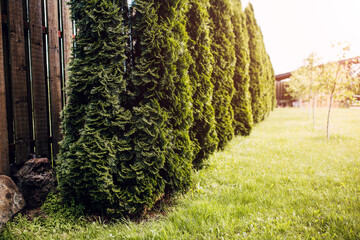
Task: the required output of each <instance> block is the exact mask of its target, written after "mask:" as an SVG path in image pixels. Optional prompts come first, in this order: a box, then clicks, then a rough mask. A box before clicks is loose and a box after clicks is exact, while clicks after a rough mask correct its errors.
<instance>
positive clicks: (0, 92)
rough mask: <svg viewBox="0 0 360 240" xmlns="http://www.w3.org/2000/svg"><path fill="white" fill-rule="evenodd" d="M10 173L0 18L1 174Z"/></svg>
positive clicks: (0, 22) (0, 20) (0, 19)
mask: <svg viewBox="0 0 360 240" xmlns="http://www.w3.org/2000/svg"><path fill="white" fill-rule="evenodd" d="M9 173H10V172H9V141H8V129H7V117H6V90H5V70H4V53H3V39H2V18H1V17H0V174H6V175H9Z"/></svg>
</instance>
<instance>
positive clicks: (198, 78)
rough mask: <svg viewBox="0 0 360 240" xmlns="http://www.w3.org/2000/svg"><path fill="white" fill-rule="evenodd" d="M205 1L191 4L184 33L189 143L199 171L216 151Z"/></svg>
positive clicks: (191, 0) (196, 1) (191, 1)
mask: <svg viewBox="0 0 360 240" xmlns="http://www.w3.org/2000/svg"><path fill="white" fill-rule="evenodd" d="M208 4H209V1H208V0H190V2H189V8H188V12H187V14H186V15H187V25H186V29H187V32H188V35H189V41H188V49H189V52H190V54H191V57H192V61H191V64H190V68H189V76H190V82H191V86H192V92H193V95H192V98H193V114H194V123H193V126H192V128H191V131H190V134H191V139H192V140H193V142H194V155H195V156H194V160H193V165H194V167H195V168H201V167H202V166H203V163H204V161H205V160H206V159H208V158H209V155H210V154H211V153H213V152H214V151H215V149H216V147H217V142H218V139H217V135H216V129H215V112H214V108H213V107H212V104H211V99H212V96H213V88H214V87H213V85H212V83H211V73H212V65H213V57H212V54H211V51H210V38H209V16H208V12H207V7H208Z"/></svg>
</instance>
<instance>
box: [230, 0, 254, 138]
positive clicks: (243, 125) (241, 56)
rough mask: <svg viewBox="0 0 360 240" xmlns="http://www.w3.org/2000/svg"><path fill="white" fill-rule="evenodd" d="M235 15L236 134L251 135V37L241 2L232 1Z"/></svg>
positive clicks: (233, 104) (234, 125)
mask: <svg viewBox="0 0 360 240" xmlns="http://www.w3.org/2000/svg"><path fill="white" fill-rule="evenodd" d="M232 4H233V14H232V17H231V21H232V24H233V27H234V34H235V46H234V47H235V57H236V64H235V72H234V78H233V79H234V87H235V93H234V97H233V99H232V102H231V104H232V107H233V109H234V122H233V127H234V132H235V134H236V135H245V136H246V135H249V134H250V132H251V130H252V127H253V116H252V110H251V96H250V91H249V87H250V76H249V65H250V53H249V36H248V32H247V28H246V16H245V13H244V12H243V10H242V7H241V2H240V1H239V0H232Z"/></svg>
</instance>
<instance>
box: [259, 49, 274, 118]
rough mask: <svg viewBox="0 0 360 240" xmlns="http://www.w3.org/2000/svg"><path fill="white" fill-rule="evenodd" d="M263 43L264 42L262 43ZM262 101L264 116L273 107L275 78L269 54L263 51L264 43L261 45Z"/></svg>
mask: <svg viewBox="0 0 360 240" xmlns="http://www.w3.org/2000/svg"><path fill="white" fill-rule="evenodd" d="M263 45H264V44H263ZM262 66H263V89H264V92H263V95H262V97H263V99H262V100H263V102H264V114H265V116H267V115H269V113H270V112H271V111H272V108H273V96H274V92H273V91H274V88H273V84H275V78H274V75H273V68H272V64H271V61H270V57H269V55H268V54H267V53H266V51H265V45H264V47H263V65H262Z"/></svg>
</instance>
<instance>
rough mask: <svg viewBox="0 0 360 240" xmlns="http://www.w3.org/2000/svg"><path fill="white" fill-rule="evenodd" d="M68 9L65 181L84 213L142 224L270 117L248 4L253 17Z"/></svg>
mask: <svg viewBox="0 0 360 240" xmlns="http://www.w3.org/2000/svg"><path fill="white" fill-rule="evenodd" d="M70 6H71V11H72V17H73V20H74V22H75V24H76V29H77V30H78V32H77V36H76V39H75V42H76V44H75V48H74V51H73V59H72V61H71V66H70V78H69V81H68V82H67V96H68V101H67V105H66V107H65V109H64V111H63V113H62V118H63V126H62V127H63V133H64V139H63V141H62V143H61V149H60V154H59V156H58V161H57V173H58V177H59V189H60V193H61V195H62V196H63V197H64V199H68V201H72V200H74V201H75V203H76V204H79V205H82V206H84V207H85V208H86V210H91V211H96V212H101V213H105V212H106V213H111V214H113V213H115V214H121V215H123V216H130V217H139V216H141V215H142V214H143V213H145V212H146V211H148V210H149V209H151V208H153V207H154V205H155V203H156V202H157V201H159V200H160V199H162V198H164V197H165V198H167V197H168V196H171V195H173V194H174V193H177V192H185V191H186V190H187V189H188V188H189V186H190V185H191V173H192V171H193V168H195V169H200V168H201V167H202V166H203V165H204V163H205V161H206V160H207V159H208V158H209V157H210V155H211V154H212V153H213V152H214V151H215V150H216V149H224V148H225V146H226V145H227V143H228V142H229V141H230V140H231V139H232V138H233V136H234V134H237V135H238V134H241V135H249V134H250V132H251V129H252V125H253V118H254V121H255V122H259V121H260V120H263V119H264V117H265V115H267V114H268V113H269V111H270V110H271V109H272V108H273V106H274V105H273V97H274V95H272V94H273V93H272V92H271V89H273V86H271V81H272V79H273V77H274V73H273V69H272V66H271V62H270V59H269V56H268V55H267V54H266V51H265V46H264V43H263V41H262V34H261V31H260V28H259V27H258V26H257V24H256V20H255V18H254V14H253V9H252V6H251V5H250V7H249V9H250V10H247V15H245V13H244V12H243V11H242V7H241V2H240V1H239V0H135V1H133V3H132V6H131V7H130V8H129V7H128V6H127V1H126V0H111V1H110V0H89V1H82V0H71V1H70ZM247 22H249V23H250V24H248V25H247ZM248 31H249V34H248ZM249 46H250V49H251V51H249ZM249 90H251V91H249ZM250 93H251V94H250ZM251 97H252V98H251ZM251 99H252V102H251ZM254 106H257V108H256V109H255V110H256V111H255V115H254V117H253V114H252V108H253V107H254Z"/></svg>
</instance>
